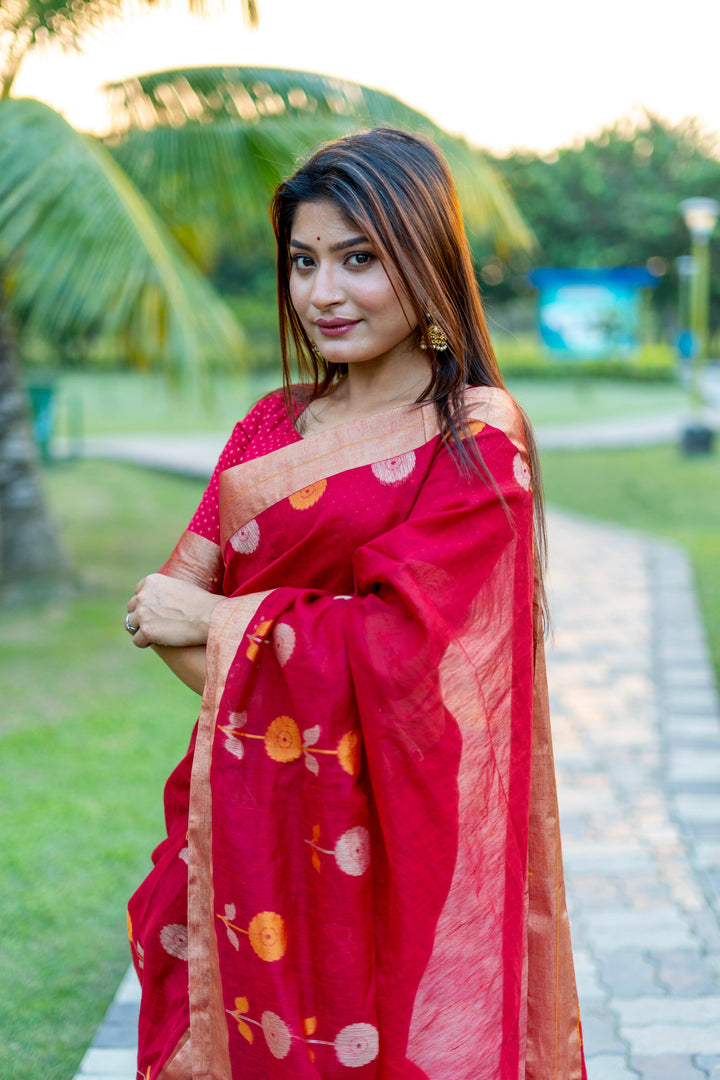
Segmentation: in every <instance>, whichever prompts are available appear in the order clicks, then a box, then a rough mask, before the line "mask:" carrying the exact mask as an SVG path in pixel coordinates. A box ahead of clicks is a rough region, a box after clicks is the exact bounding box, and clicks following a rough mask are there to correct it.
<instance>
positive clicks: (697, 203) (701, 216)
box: [680, 198, 720, 452]
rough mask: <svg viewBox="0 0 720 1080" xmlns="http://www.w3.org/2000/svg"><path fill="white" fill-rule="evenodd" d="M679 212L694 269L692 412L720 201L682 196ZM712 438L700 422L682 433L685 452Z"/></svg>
mask: <svg viewBox="0 0 720 1080" xmlns="http://www.w3.org/2000/svg"><path fill="white" fill-rule="evenodd" d="M680 211H681V213H682V215H683V217H684V219H685V224H686V225H687V228H688V232H689V233H690V238H691V240H692V258H693V271H694V272H693V273H692V275H691V276H690V334H691V340H692V353H691V367H690V400H691V403H692V407H693V411H694V412H697V411H699V409H700V408H701V406H702V405H703V403H704V397H703V391H702V378H701V376H702V370H703V367H704V366H705V362H706V360H707V356H708V316H709V310H710V236H711V234H712V231H713V229H714V228H715V222H716V221H717V218H718V214H720V203H718V202H717V200H716V199H705V198H694V199H684V200H683V202H681V203H680ZM712 440H713V432H712V430H711V429H709V428H706V427H704V425H702V424H701V423H699V422H695V423H693V424H691V426H690V427H688V428H687V429H686V430H685V432H684V434H683V446H684V448H685V450H686V451H688V452H698V451H699V452H703V451H708V450H709V449H710V448H711V446H712Z"/></svg>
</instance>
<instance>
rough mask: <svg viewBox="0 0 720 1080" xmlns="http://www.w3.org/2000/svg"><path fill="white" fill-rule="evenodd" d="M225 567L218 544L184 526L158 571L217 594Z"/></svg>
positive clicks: (220, 589) (219, 590) (220, 587)
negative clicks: (184, 528)
mask: <svg viewBox="0 0 720 1080" xmlns="http://www.w3.org/2000/svg"><path fill="white" fill-rule="evenodd" d="M224 569H225V567H224V565H223V560H222V552H221V551H220V548H219V547H218V545H217V544H214V543H213V542H212V540H207V539H206V538H205V537H204V536H200V535H199V534H198V533H194V532H190V530H189V529H186V530H185V532H184V533H183V534H182V536H181V537H180V539H179V540H178V542H177V544H176V545H175V547H174V548H173V550H172V552H171V553H170V556H169V558H168V559H167V560H166V562H165V563H164V564H163V565H162V566H161V567H160V571H159V572H160V573H161V574H167V575H168V577H174V578H180V579H181V580H182V581H190V582H191V583H192V584H193V585H198V586H199V587H200V588H201V589H205V591H206V592H211V593H218V592H221V591H222V578H223V571H224Z"/></svg>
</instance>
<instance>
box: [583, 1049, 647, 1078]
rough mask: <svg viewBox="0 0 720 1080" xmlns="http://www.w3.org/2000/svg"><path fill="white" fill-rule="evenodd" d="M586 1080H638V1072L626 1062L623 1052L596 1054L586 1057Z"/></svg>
mask: <svg viewBox="0 0 720 1080" xmlns="http://www.w3.org/2000/svg"><path fill="white" fill-rule="evenodd" d="M585 1064H586V1065H587V1074H588V1080H638V1077H639V1075H640V1074H639V1073H638V1072H636V1071H635V1070H634V1069H631V1068H630V1066H629V1065H628V1064H627V1061H626V1059H625V1055H624V1054H596V1055H594V1056H593V1057H587V1058H586V1060H585Z"/></svg>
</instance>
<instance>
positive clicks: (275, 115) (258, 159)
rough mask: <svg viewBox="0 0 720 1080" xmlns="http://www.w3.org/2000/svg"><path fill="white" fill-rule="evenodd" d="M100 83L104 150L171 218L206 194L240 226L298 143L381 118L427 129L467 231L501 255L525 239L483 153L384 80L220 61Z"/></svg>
mask: <svg viewBox="0 0 720 1080" xmlns="http://www.w3.org/2000/svg"><path fill="white" fill-rule="evenodd" d="M107 90H108V93H109V94H110V102H111V112H112V117H113V123H114V127H115V131H116V134H115V136H114V137H113V138H112V140H111V145H112V146H113V152H114V153H115V154H116V156H117V158H118V160H119V161H121V163H122V166H123V168H124V169H125V170H126V171H127V172H128V174H129V175H130V176H132V178H133V180H134V182H135V183H137V185H138V186H139V187H140V189H141V190H142V191H144V192H145V193H146V195H147V197H148V198H149V199H150V200H151V201H153V203H155V200H156V199H157V198H158V197H159V198H160V202H159V203H158V205H159V206H161V212H162V213H163V214H164V215H165V214H167V215H168V217H169V220H171V221H174V220H189V219H191V218H192V217H193V215H196V214H197V212H198V209H199V204H200V202H201V201H202V200H203V199H204V200H206V209H207V211H208V213H210V214H212V213H217V214H219V215H220V218H221V219H222V218H223V216H225V220H227V221H229V222H230V224H231V227H233V225H237V223H238V222H244V223H245V224H246V225H247V224H248V223H249V222H250V221H251V219H252V214H253V210H252V207H253V206H256V207H257V206H258V205H262V206H263V208H264V205H265V204H266V203H267V200H268V197H269V195H270V192H271V191H272V188H273V186H274V185H275V184H276V183H277V180H278V179H279V177H280V176H282V175H283V174H284V173H287V172H288V171H289V170H290V169H291V168H292V167H293V164H294V162H295V161H296V159H297V157H298V156H299V155H300V154H302V153H303V152H306V151H307V150H308V149H310V148H311V147H312V146H313V145H315V144H317V143H318V142H321V141H323V140H325V139H328V138H334V137H336V136H338V135H342V134H347V133H348V132H350V131H354V130H357V129H359V128H363V127H373V126H376V125H380V124H391V125H393V126H395V127H400V128H404V129H405V130H408V131H415V132H420V133H422V134H425V135H427V136H429V137H430V138H432V139H433V140H434V141H435V142H436V143H438V145H439V146H440V147H441V149H442V150H443V151H444V152H445V154H446V155H447V156H448V158H449V160H450V162H451V166H452V168H453V173H454V176H455V179H456V183H457V186H458V194H459V197H460V201H461V204H462V207H463V212H464V214H465V219H466V223H467V225H468V227H469V229H470V230H471V231H473V232H475V233H477V234H478V235H481V236H486V237H489V238H490V239H491V240H492V242H493V243H494V245H495V247H496V249H497V250H498V252H499V253H501V254H505V253H507V252H510V251H518V250H521V251H529V250H532V249H533V247H534V246H535V238H534V236H533V234H532V232H531V230H530V229H529V227H528V226H527V225H526V223H525V222H524V221H523V218H522V215H521V214H520V211H519V210H518V208H517V206H516V205H515V203H514V200H513V198H512V195H511V194H510V192H509V190H508V188H507V187H506V185H505V183H504V181H503V179H502V177H501V176H500V174H499V173H498V172H497V171H496V170H495V169H494V168H493V167H492V166H491V165H490V163H489V162H488V161H487V159H486V158H485V156H484V155H483V154H482V153H481V152H480V151H478V150H476V149H474V148H473V147H471V146H470V145H469V144H468V143H467V142H466V141H465V140H464V139H461V138H459V137H456V136H452V135H449V134H448V133H447V132H445V131H443V130H442V128H440V127H438V125H437V124H435V123H434V122H433V121H432V120H430V118H429V117H427V116H425V115H424V114H423V113H421V112H419V111H418V110H417V109H413V108H412V107H411V106H409V105H406V104H405V103H404V102H402V101H400V100H399V99H398V98H396V97H394V96H393V95H392V94H387V93H385V92H384V91H381V90H375V89H373V88H371V87H368V86H363V85H362V84H360V83H354V82H350V81H348V80H345V79H337V78H334V77H331V76H328V75H320V74H317V73H314V72H307V71H291V70H287V69H280V68H265V67H261V68H257V67H229V66H228V67H209V68H208V67H204V68H187V69H182V70H180V69H178V70H174V71H162V72H153V73H150V74H147V75H141V76H138V77H135V78H132V79H127V80H124V81H122V82H117V83H112V84H109V85H108V87H107ZM207 200H211V201H212V206H210V205H209V204H208V203H207ZM258 200H260V202H258ZM240 235H242V230H241V232H240Z"/></svg>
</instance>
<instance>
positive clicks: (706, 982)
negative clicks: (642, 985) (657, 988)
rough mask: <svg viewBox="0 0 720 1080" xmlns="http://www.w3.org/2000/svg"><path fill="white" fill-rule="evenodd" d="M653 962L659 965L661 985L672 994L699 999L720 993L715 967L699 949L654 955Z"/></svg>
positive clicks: (658, 975) (658, 972) (658, 971)
mask: <svg viewBox="0 0 720 1080" xmlns="http://www.w3.org/2000/svg"><path fill="white" fill-rule="evenodd" d="M653 960H654V962H655V963H656V965H657V977H658V980H659V981H660V984H661V985H662V986H664V987H665V988H666V989H667V990H668V992H669V993H671V994H675V995H676V994H680V995H682V996H688V997H697V996H699V995H702V994H710V995H712V994H713V993H715V994H717V993H719V992H720V983H719V982H718V979H717V977H716V974H715V971H714V969H713V965H712V964H711V963H709V961H708V960H707V958H706V957H705V956H702V955H701V953H700V951H699V949H694V950H693V949H678V950H674V951H672V952H663V953H654V954H653Z"/></svg>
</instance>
